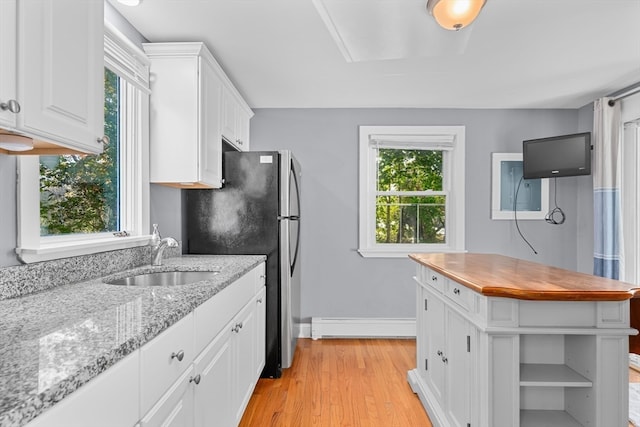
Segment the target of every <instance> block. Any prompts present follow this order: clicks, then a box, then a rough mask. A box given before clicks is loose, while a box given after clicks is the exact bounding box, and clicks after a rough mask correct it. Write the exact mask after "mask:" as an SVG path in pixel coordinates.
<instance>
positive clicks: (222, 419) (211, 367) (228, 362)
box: [194, 323, 236, 427]
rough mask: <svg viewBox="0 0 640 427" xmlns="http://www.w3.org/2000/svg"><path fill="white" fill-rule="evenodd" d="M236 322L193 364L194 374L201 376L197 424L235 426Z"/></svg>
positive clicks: (198, 425) (203, 425) (196, 410)
mask: <svg viewBox="0 0 640 427" xmlns="http://www.w3.org/2000/svg"><path fill="white" fill-rule="evenodd" d="M234 325H235V323H231V324H229V325H227V326H226V327H225V328H224V329H223V330H222V332H220V333H219V334H218V336H217V337H216V338H215V339H214V340H213V341H212V342H211V344H209V345H208V346H207V348H206V349H205V350H203V352H202V353H201V354H200V356H198V358H197V359H196V361H195V363H194V365H195V374H196V375H200V383H199V384H198V385H197V386H196V387H195V391H196V393H195V426H196V427H209V426H214V425H215V426H220V427H228V426H233V425H235V416H236V414H235V412H234V411H233V395H232V393H231V391H230V389H231V387H230V385H231V384H232V372H233V355H232V351H231V340H230V339H231V338H232V336H231V334H232V332H231V328H232V327H233V326H234Z"/></svg>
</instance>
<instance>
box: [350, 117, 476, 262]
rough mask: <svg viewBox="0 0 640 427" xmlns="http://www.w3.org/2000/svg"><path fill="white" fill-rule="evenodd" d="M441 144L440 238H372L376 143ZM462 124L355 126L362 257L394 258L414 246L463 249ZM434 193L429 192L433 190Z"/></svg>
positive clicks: (405, 145)
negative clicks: (442, 202) (357, 131)
mask: <svg viewBox="0 0 640 427" xmlns="http://www.w3.org/2000/svg"><path fill="white" fill-rule="evenodd" d="M379 141H383V142H384V145H385V146H386V147H393V148H396V147H397V148H414V149H423V150H424V149H434V150H443V183H442V185H443V191H444V192H446V194H447V201H446V206H445V212H446V213H445V215H446V216H445V218H446V243H430V244H424V243H420V244H413V243H384V244H380V243H376V237H375V231H376V223H375V220H376V195H377V188H376V185H377V181H376V171H377V164H376V157H377V148H376V147H377V146H378V145H377V144H378V143H379ZM464 153H465V127H464V126H360V148H359V162H360V169H359V178H360V180H359V207H360V210H359V245H358V252H359V253H360V255H362V256H363V257H378V258H399V257H406V256H407V255H408V254H410V253H420V252H464V250H465V249H464V242H465V235H464V234H465V230H464V218H465V214H464V180H465V157H464ZM434 194H435V193H434Z"/></svg>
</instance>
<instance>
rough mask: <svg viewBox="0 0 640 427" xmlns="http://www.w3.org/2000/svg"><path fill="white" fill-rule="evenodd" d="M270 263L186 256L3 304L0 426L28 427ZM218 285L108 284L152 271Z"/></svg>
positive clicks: (0, 308)
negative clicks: (210, 274) (192, 275)
mask: <svg viewBox="0 0 640 427" xmlns="http://www.w3.org/2000/svg"><path fill="white" fill-rule="evenodd" d="M264 260H265V257H264V256H183V257H176V258H169V259H166V260H165V261H164V263H163V264H164V265H162V266H160V267H151V266H150V265H147V266H141V267H136V268H133V269H129V270H126V271H122V272H119V273H115V274H110V275H108V276H106V277H103V278H99V279H92V280H86V281H82V282H79V283H74V284H68V285H63V286H58V287H54V288H51V289H47V290H45V291H42V292H38V293H34V294H31V295H25V296H21V297H18V298H12V299H6V300H2V301H0V426H2V427H13V426H23V425H25V424H27V423H28V422H29V421H30V420H31V419H33V418H35V417H36V416H37V415H39V414H40V413H41V412H42V411H43V410H45V409H46V408H48V407H50V406H52V405H54V404H55V403H56V402H58V401H60V400H61V399H62V398H64V397H65V396H67V395H68V394H70V393H71V392H73V391H74V390H76V389H77V388H78V387H80V386H81V385H82V384H84V383H86V382H88V381H89V380H91V379H92V378H93V377H95V376H96V375H98V374H100V373H101V372H103V371H105V370H106V369H107V368H109V367H110V366H112V365H113V364H115V363H116V362H118V361H119V360H121V359H122V358H124V356H126V355H127V354H129V353H131V352H132V351H133V350H135V349H137V348H139V347H140V346H142V345H143V344H145V343H146V342H148V341H150V340H151V339H153V338H154V337H155V336H157V335H158V334H159V333H160V332H162V331H164V330H165V329H167V328H168V327H169V326H171V325H172V324H174V323H175V322H177V321H178V320H180V319H181V318H182V317H184V316H185V315H186V314H188V313H190V312H191V311H193V310H194V308H196V307H197V306H198V305H200V304H202V303H203V302H205V301H206V300H208V299H209V298H211V297H212V296H214V295H215V294H216V293H218V292H220V291H221V290H222V289H224V288H225V287H227V286H228V285H229V284H231V283H232V282H234V281H235V280H236V279H238V278H239V277H241V276H242V275H243V274H245V273H246V272H248V271H249V270H251V269H252V268H253V267H255V266H256V265H258V264H259V263H261V262H262V261H264ZM215 269H220V273H219V274H217V275H216V276H215V278H214V279H213V280H208V281H203V282H198V283H194V284H188V285H178V286H149V287H125V286H114V285H108V284H105V283H104V282H105V281H107V280H109V279H117V278H121V277H125V276H129V275H132V274H141V273H147V272H151V271H176V270H180V271H211V270H215Z"/></svg>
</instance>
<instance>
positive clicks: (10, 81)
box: [0, 0, 17, 128]
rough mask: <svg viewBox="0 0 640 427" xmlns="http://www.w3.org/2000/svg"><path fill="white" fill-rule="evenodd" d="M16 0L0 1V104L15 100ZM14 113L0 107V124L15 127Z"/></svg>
mask: <svg viewBox="0 0 640 427" xmlns="http://www.w3.org/2000/svg"><path fill="white" fill-rule="evenodd" d="M16 35H17V34H16V0H2V1H0V58H2V60H1V61H0V104H6V103H7V102H9V101H10V100H16V61H17V56H16V45H17V40H16ZM16 117H17V116H16V113H13V112H11V111H9V110H8V109H7V110H2V109H0V126H4V127H9V128H15V127H16Z"/></svg>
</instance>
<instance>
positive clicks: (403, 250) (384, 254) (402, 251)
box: [358, 246, 466, 258]
mask: <svg viewBox="0 0 640 427" xmlns="http://www.w3.org/2000/svg"><path fill="white" fill-rule="evenodd" d="M464 252H466V250H464V249H452V248H448V247H440V248H435V247H424V246H422V247H421V246H414V247H400V248H366V249H358V253H359V254H360V256H362V257H363V258H407V257H408V256H409V254H416V253H464Z"/></svg>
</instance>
